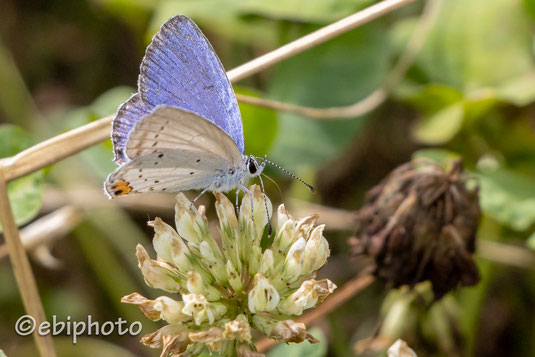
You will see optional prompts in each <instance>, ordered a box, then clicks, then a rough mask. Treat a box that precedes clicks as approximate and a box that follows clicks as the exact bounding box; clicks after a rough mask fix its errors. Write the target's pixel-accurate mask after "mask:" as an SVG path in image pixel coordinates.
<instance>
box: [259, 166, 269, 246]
mask: <svg viewBox="0 0 535 357" xmlns="http://www.w3.org/2000/svg"><path fill="white" fill-rule="evenodd" d="M258 178H259V179H260V187H262V194H263V195H264V206H265V207H266V216H267V219H268V238H271V233H272V232H273V228H272V227H271V217H270V216H269V209H268V204H267V198H266V191H265V190H264V181H262V177H261V176H258Z"/></svg>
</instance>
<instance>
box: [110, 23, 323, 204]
mask: <svg viewBox="0 0 535 357" xmlns="http://www.w3.org/2000/svg"><path fill="white" fill-rule="evenodd" d="M111 138H112V143H113V152H114V161H115V162H117V163H118V164H119V165H121V166H120V167H118V168H117V169H116V170H115V171H114V172H112V173H111V174H110V175H109V176H108V178H107V179H106V182H105V184H104V188H105V191H106V193H107V195H108V196H109V197H110V198H115V197H118V196H124V195H130V194H135V193H142V192H150V191H167V192H178V191H186V190H202V192H201V193H200V195H199V196H197V198H199V197H200V196H201V195H202V194H204V193H205V192H206V191H215V192H228V191H230V190H233V189H237V192H236V204H237V199H238V194H239V192H240V190H243V191H245V192H248V193H249V194H250V192H249V190H248V189H247V188H246V185H247V182H248V181H249V179H250V178H252V177H257V176H258V177H259V176H260V174H261V173H262V171H263V170H264V167H265V165H266V163H270V164H272V165H274V166H276V167H278V168H279V169H281V170H282V171H284V172H285V173H287V174H288V175H290V176H292V177H294V178H296V179H297V180H299V181H300V182H302V183H303V184H305V185H306V186H307V187H308V188H309V189H311V190H312V191H314V189H313V188H312V187H311V186H310V185H309V184H307V183H306V182H304V181H303V180H301V179H299V178H298V177H296V176H294V175H293V174H291V173H290V172H288V171H287V170H285V169H283V168H282V167H280V166H279V165H277V164H275V163H273V162H272V161H269V160H267V158H258V157H255V156H252V155H249V156H247V155H245V153H244V152H245V147H244V139H243V125H242V120H241V115H240V111H239V108H238V103H237V101H236V96H235V94H234V90H233V89H232V86H231V85H230V82H229V80H228V78H227V75H226V73H225V70H224V68H223V66H222V64H221V61H220V60H219V58H218V57H217V55H216V54H215V51H214V49H213V48H212V45H210V42H208V40H207V39H206V37H205V36H204V35H203V34H202V32H201V30H199V28H198V27H197V25H195V23H194V22H193V21H192V20H190V19H189V18H187V17H185V16H182V15H178V16H175V17H173V18H171V19H169V20H168V21H167V22H166V23H165V24H163V25H162V27H161V29H160V31H159V32H158V33H157V34H156V35H155V36H154V38H153V39H152V42H151V43H150V45H149V46H148V47H147V50H146V53H145V57H144V58H143V61H142V62H141V70H140V74H139V80H138V93H136V94H134V95H133V96H132V97H130V99H128V100H127V101H126V102H125V103H123V104H122V105H121V106H120V107H119V109H118V111H117V114H116V115H115V118H114V119H113V124H112V134H111ZM259 178H260V177H259ZM260 183H261V185H262V187H263V183H262V179H261V178H260ZM197 198H196V199H195V200H197ZM195 200H194V201H193V202H195ZM251 200H252V195H251Z"/></svg>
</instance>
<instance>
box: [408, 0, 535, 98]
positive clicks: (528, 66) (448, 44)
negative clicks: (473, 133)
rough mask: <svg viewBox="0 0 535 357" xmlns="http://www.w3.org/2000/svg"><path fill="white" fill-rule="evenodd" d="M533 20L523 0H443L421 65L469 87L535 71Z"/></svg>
mask: <svg viewBox="0 0 535 357" xmlns="http://www.w3.org/2000/svg"><path fill="white" fill-rule="evenodd" d="M531 26H532V25H531V24H530V19H529V17H528V16H527V15H526V12H525V10H524V9H523V6H522V3H521V1H520V0H470V1H466V0H448V1H444V2H443V3H442V8H441V11H440V14H439V18H438V21H437V23H436V25H435V26H434V28H433V30H432V32H431V33H430V35H429V37H428V39H427V41H426V45H425V46H424V48H423V50H422V52H421V53H420V56H419V58H418V61H417V64H418V67H419V68H420V69H422V70H423V72H424V74H425V75H427V77H428V78H429V80H430V81H431V82H438V83H443V84H446V85H449V86H451V87H453V88H457V89H459V90H462V91H466V92H470V91H472V90H474V89H478V88H482V87H488V86H491V87H492V86H496V85H499V84H501V83H502V82H503V81H505V80H509V79H510V78H515V77H519V76H521V75H523V74H526V73H529V72H531V71H533V56H532V40H533V38H532V37H533V35H532V31H531ZM398 28H399V29H400V31H405V30H406V26H403V25H400V26H399V27H398Z"/></svg>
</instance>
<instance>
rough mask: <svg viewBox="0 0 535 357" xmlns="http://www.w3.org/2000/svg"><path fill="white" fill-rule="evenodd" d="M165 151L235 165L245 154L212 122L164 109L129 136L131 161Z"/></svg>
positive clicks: (177, 109)
mask: <svg viewBox="0 0 535 357" xmlns="http://www.w3.org/2000/svg"><path fill="white" fill-rule="evenodd" d="M161 150H185V151H198V152H207V153H212V154H214V155H217V156H221V157H222V158H223V159H225V160H227V161H230V162H231V163H233V164H234V165H239V164H241V163H242V161H243V159H242V154H241V152H240V150H239V149H238V146H237V145H236V143H235V142H234V140H232V138H231V137H230V136H229V135H228V134H227V133H226V132H225V131H223V130H222V129H221V128H219V127H218V126H217V125H215V124H214V123H212V122H211V121H209V120H207V119H205V118H203V117H201V116H199V115H197V114H195V113H192V112H189V111H185V110H183V109H179V108H176V107H169V106H161V107H158V108H156V109H155V110H154V111H153V112H152V113H151V114H149V115H148V116H146V117H145V118H143V119H142V120H141V121H140V122H138V123H137V124H136V126H135V127H134V129H132V132H130V134H129V136H128V140H127V143H126V155H127V156H128V157H129V158H130V159H134V158H138V157H141V156H144V155H148V154H151V153H154V152H155V151H161Z"/></svg>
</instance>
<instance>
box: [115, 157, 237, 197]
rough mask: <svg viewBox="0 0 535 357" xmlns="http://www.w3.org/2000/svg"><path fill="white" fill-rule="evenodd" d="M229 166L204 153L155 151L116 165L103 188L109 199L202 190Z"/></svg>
mask: <svg viewBox="0 0 535 357" xmlns="http://www.w3.org/2000/svg"><path fill="white" fill-rule="evenodd" d="M229 167H230V163H229V162H226V161H225V160H222V159H221V157H219V156H215V155H212V154H210V153H206V152H191V151H182V150H171V151H162V152H160V151H158V152H155V153H153V154H149V155H145V156H142V157H138V158H136V159H134V160H131V161H129V162H128V163H126V164H124V165H123V166H121V167H119V168H117V170H115V171H114V172H112V173H111V174H110V175H109V176H108V179H107V180H106V184H105V189H106V192H107V193H108V195H109V196H110V197H112V198H113V197H117V196H124V195H127V194H133V193H141V192H151V191H168V192H176V191H185V190H197V189H203V188H206V187H208V186H209V185H210V184H211V183H212V182H214V180H215V177H216V176H217V174H218V173H219V172H226V170H228V169H229Z"/></svg>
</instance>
